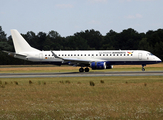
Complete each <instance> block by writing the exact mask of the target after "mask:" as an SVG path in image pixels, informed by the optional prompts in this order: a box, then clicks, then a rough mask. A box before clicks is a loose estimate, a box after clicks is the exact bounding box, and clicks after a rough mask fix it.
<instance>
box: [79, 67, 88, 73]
mask: <svg viewBox="0 0 163 120" xmlns="http://www.w3.org/2000/svg"><path fill="white" fill-rule="evenodd" d="M84 71H85V72H89V68H88V67H86V68H85V69H84V68H82V67H81V68H80V69H79V72H84Z"/></svg>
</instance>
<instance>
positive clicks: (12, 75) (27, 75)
mask: <svg viewBox="0 0 163 120" xmlns="http://www.w3.org/2000/svg"><path fill="white" fill-rule="evenodd" d="M97 76H163V71H145V72H142V71H138V72H88V73H85V72H84V73H79V72H63V73H0V78H36V77H39V78H42V77H97Z"/></svg>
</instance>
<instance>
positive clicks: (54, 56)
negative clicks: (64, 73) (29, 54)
mask: <svg viewBox="0 0 163 120" xmlns="http://www.w3.org/2000/svg"><path fill="white" fill-rule="evenodd" d="M51 52H52V55H53V56H54V57H55V58H58V59H62V60H63V58H61V57H58V56H57V55H56V54H55V53H54V52H53V51H51Z"/></svg>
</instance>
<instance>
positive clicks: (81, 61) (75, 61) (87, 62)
mask: <svg viewBox="0 0 163 120" xmlns="http://www.w3.org/2000/svg"><path fill="white" fill-rule="evenodd" d="M51 52H52V54H53V56H54V57H55V58H58V59H61V60H62V61H63V63H64V62H70V63H73V64H78V65H81V64H85V65H90V63H91V62H95V61H97V60H94V59H78V58H61V57H58V56H57V55H56V54H55V53H54V52H53V51H51ZM98 61H103V60H98Z"/></svg>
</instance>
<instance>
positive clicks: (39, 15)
mask: <svg viewBox="0 0 163 120" xmlns="http://www.w3.org/2000/svg"><path fill="white" fill-rule="evenodd" d="M0 26H1V27H2V29H3V30H4V31H5V33H7V36H9V35H10V29H17V30H18V31H19V32H20V33H23V34H26V33H27V32H28V31H33V32H35V33H36V34H37V33H38V32H46V33H48V32H49V31H51V30H54V31H57V32H58V33H59V34H60V35H61V36H62V37H66V36H70V35H73V34H74V33H76V32H80V31H85V30H87V29H89V30H90V29H94V30H98V31H100V33H101V34H103V35H106V33H107V32H109V31H110V30H111V29H112V30H114V31H116V32H121V31H122V30H124V29H128V28H133V29H135V30H136V31H138V32H147V31H148V30H157V29H159V28H161V29H163V0H0Z"/></svg>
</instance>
